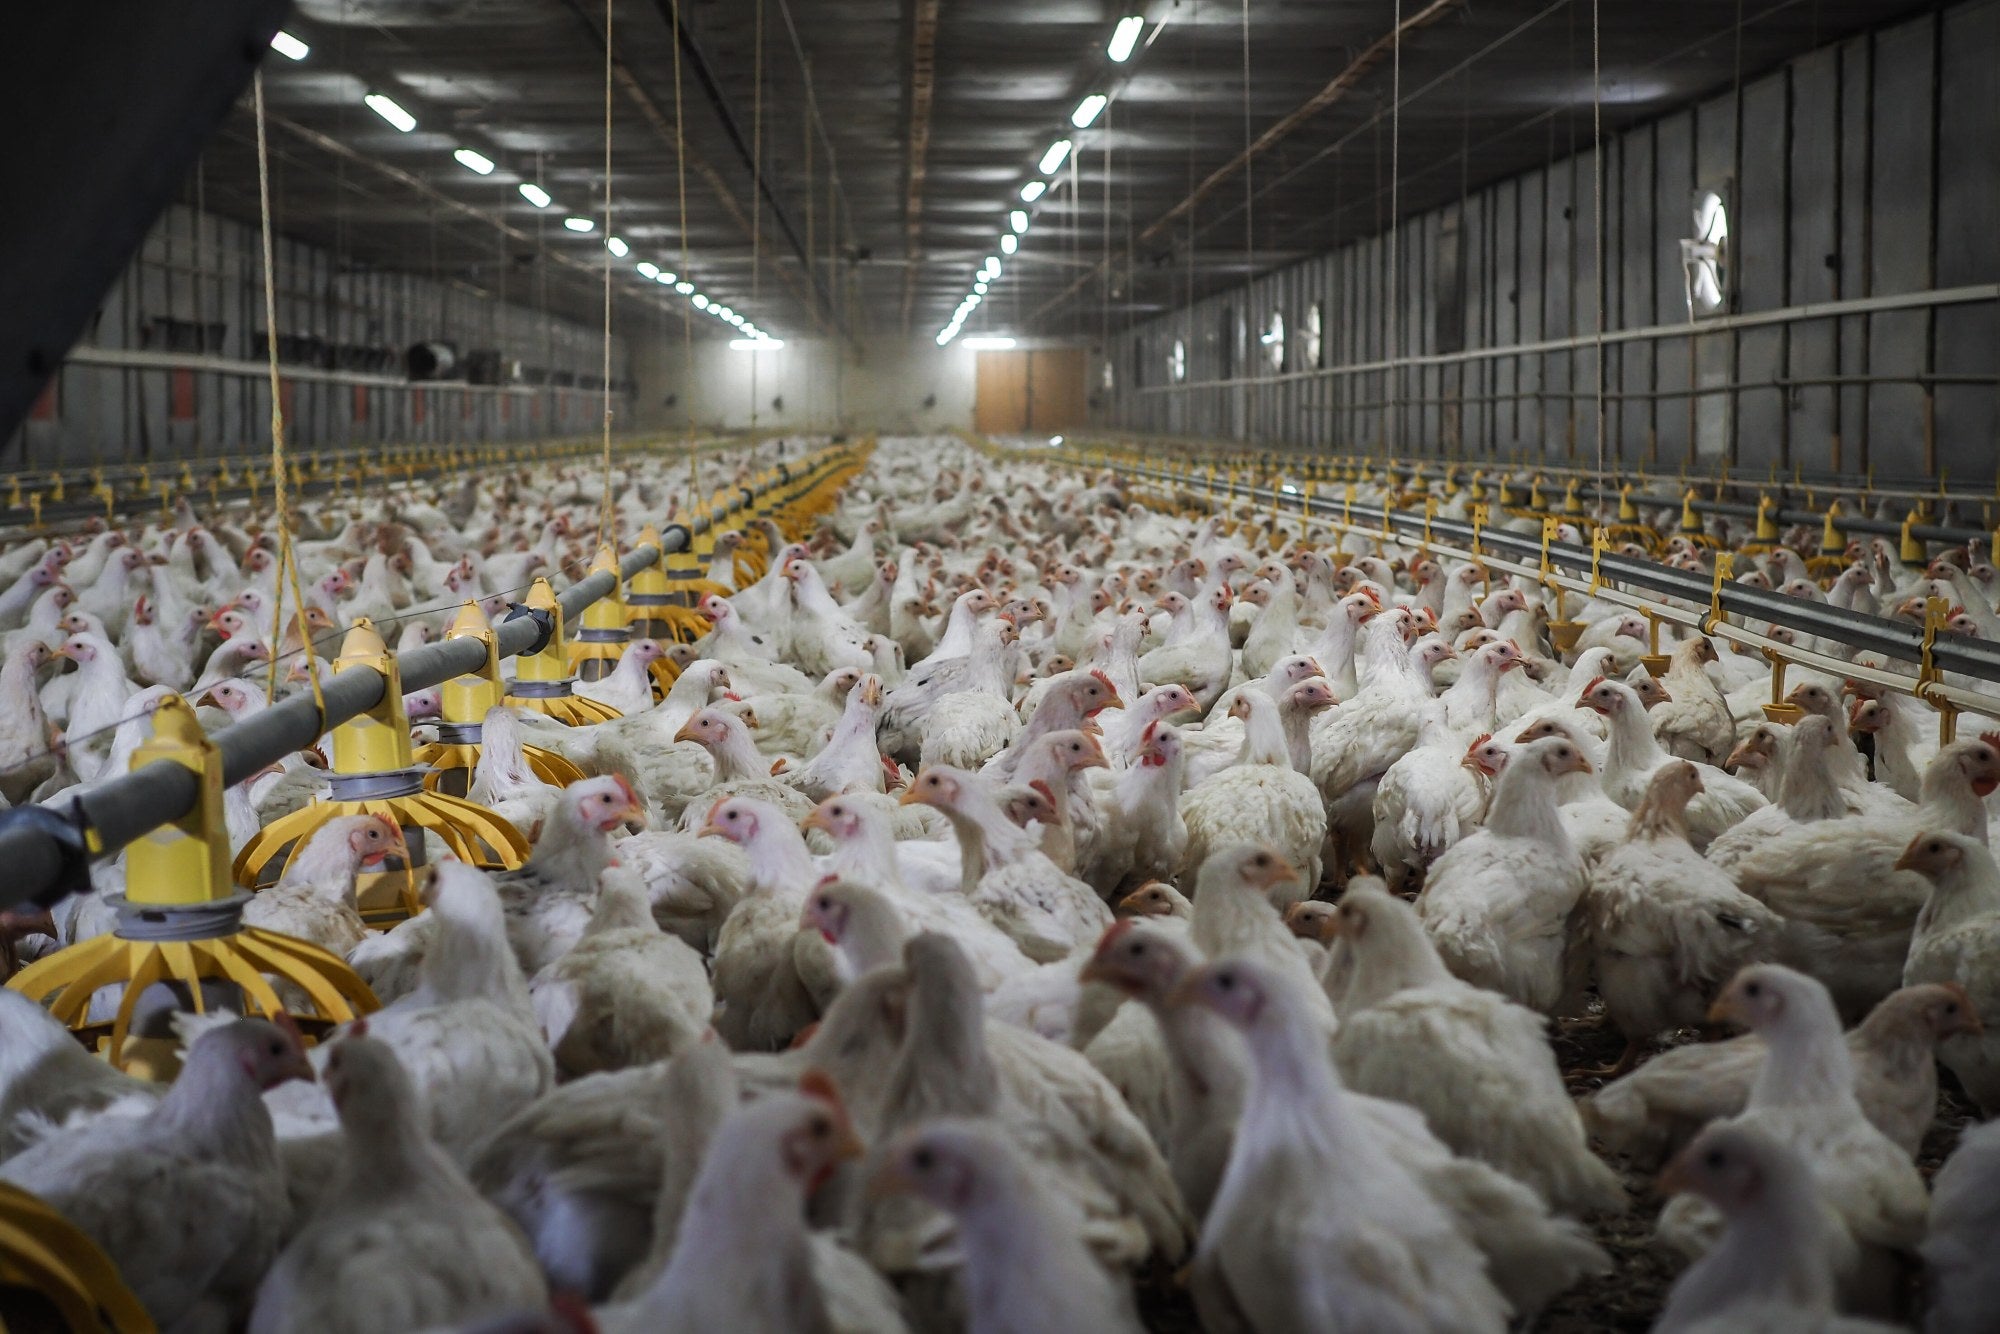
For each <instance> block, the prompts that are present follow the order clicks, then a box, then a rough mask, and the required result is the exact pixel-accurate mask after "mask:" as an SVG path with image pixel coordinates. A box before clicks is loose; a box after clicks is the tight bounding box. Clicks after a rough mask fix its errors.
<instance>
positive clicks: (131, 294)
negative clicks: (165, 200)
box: [0, 204, 630, 470]
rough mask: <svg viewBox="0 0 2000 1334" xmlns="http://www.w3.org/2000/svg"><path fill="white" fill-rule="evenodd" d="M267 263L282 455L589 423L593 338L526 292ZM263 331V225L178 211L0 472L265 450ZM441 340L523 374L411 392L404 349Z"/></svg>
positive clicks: (596, 353) (286, 246)
mask: <svg viewBox="0 0 2000 1334" xmlns="http://www.w3.org/2000/svg"><path fill="white" fill-rule="evenodd" d="M276 253H277V269H278V284H277V285H278V298H277V305H278V332H279V335H280V337H279V349H280V351H279V356H280V362H281V374H282V376H283V384H284V389H283V393H284V395H285V396H286V398H287V400H288V402H287V405H286V428H285V439H286V441H287V442H288V443H289V444H291V445H295V446H298V447H301V448H306V449H310V448H312V447H313V446H320V445H323V446H347V445H365V444H373V443H386V444H400V443H408V442H416V441H436V442H468V443H469V442H477V441H486V440H532V439H539V438H544V437H555V436H568V435H581V434H592V433H595V432H596V431H597V430H599V429H600V423H601V421H602V412H603V408H602V403H603V395H602V391H601V389H600V387H599V386H600V382H601V380H602V378H603V367H602V355H603V354H602V350H601V349H602V342H601V339H600V336H599V334H598V332H597V331H596V330H594V329H590V328H585V327H584V326H582V325H578V324H573V323H570V322H568V321H566V320H561V319H554V318H551V317H549V316H547V315H545V314H543V313H541V312H540V311H537V310H535V309H533V308H532V307H531V306H530V305H529V304H527V303H526V294H525V293H522V294H518V296H517V299H516V300H512V301H505V300H501V299H499V298H498V296H497V295H496V294H490V293H485V292H481V291H478V290H476V289H473V288H471V287H470V286H468V285H466V284H463V283H456V282H449V281H443V282H441V281H438V280H435V279H432V278H429V277H425V276H420V275H417V274H414V273H394V272H383V271H379V270H365V271H356V270H352V269H349V268H346V267H344V266H343V265H342V264H341V263H340V261H339V260H338V258H337V257H336V256H335V255H334V254H332V253H331V252H330V251H327V250H324V249H321V248H319V247H316V246H309V245H305V244H302V243H299V242H294V241H287V240H285V239H283V238H282V237H280V238H278V239H277V242H276ZM264 326H265V320H264V295H263V257H262V244H261V241H260V239H259V237H258V233H257V229H256V228H255V227H253V226H249V225H246V224H243V223H239V222H235V221H232V220H230V219H227V218H220V217H216V216H214V215H212V214H198V213H197V212H196V211H195V210H194V209H192V208H188V207H186V206H184V205H178V204H177V205H174V206H173V207H171V208H169V209H168V210H167V211H166V213H164V214H163V215H162V216H161V218H160V220H159V222H158V223H156V224H155V225H154V227H153V230H152V232H151V233H150V234H149V235H148V236H147V238H146V241H145V243H144V244H143V245H142V246H141V247H140V249H139V252H138V254H136V255H135V256H134V257H133V259H132V262H131V264H130V265H129V266H127V268H126V271H125V274H124V275H123V276H122V277H121V278H120V279H119V281H118V282H117V284H116V285H115V286H113V288H112V289H111V291H110V292H108V293H107V294H106V295H105V298H104V301H103V303H102V304H101V305H100V307H99V308H98V313H97V317H96V319H95V320H94V321H93V323H92V324H91V326H90V327H89V328H88V329H87V330H86V331H85V333H84V336H83V339H82V340H81V343H80V345H79V348H78V349H75V350H73V351H72V353H71V357H70V360H69V361H68V362H67V363H66V364H65V365H64V366H63V367H62V369H61V370H59V371H58V372H57V374H56V376H55V378H54V380H53V381H52V382H51V385H50V388H49V390H48V391H47V392H46V393H45V394H44V395H43V397H42V399H41V401H40V402H39V403H38V404H37V406H36V409H35V412H34V413H33V414H32V415H31V417H30V419H29V420H28V421H27V422H26V423H25V424H24V425H22V426H21V427H20V428H19V429H17V430H16V431H15V432H14V434H13V437H12V438H11V439H9V440H7V441H6V447H5V449H4V450H0V470H12V469H17V468H45V467H47V468H53V467H59V466H69V467H74V466H77V465H82V464H93V463H122V462H138V461H142V460H146V459H159V458H185V457H189V456H206V457H215V456H217V455H222V454H239V453H244V452H250V451H256V450H261V449H267V448H269V445H270V419H271V407H270V391H269V389H268V379H267V375H266V371H265V368H264V364H263V359H264V357H265V351H264ZM204 327H205V328H206V330H207V332H206V333H198V332H197V330H199V329H202V328H204ZM291 339H298V340H305V341H302V342H299V343H289V342H288V340H291ZM434 339H447V340H451V341H453V342H455V343H456V344H457V346H458V349H459V351H460V353H461V354H464V353H467V352H470V351H472V350H473V349H492V350H494V351H496V352H498V353H499V354H500V355H501V357H503V358H505V359H507V360H510V361H518V362H519V363H520V364H521V366H522V368H523V371H524V376H523V381H522V382H520V383H516V384H512V385H468V384H466V383H465V382H464V381H463V380H459V381H457V382H447V381H439V382H431V383H427V384H420V385H417V384H410V383H409V382H408V381H407V379H406V376H405V374H404V372H403V368H402V357H403V354H404V352H405V351H406V350H407V349H408V348H409V347H410V345H411V344H413V343H417V342H420V341H428V340H434ZM611 375H612V380H613V381H614V383H619V382H624V381H626V380H627V377H628V376H629V375H630V370H629V367H628V365H627V364H626V353H625V348H624V345H623V340H622V339H620V338H618V337H617V336H615V335H614V337H613V339H612V372H611ZM621 397H622V394H621Z"/></svg>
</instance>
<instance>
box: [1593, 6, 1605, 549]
mask: <svg viewBox="0 0 2000 1334" xmlns="http://www.w3.org/2000/svg"><path fill="white" fill-rule="evenodd" d="M1597 7H1598V0H1590V156H1591V164H1592V170H1591V177H1590V193H1591V217H1592V228H1593V230H1594V232H1595V237H1594V241H1595V247H1596V253H1597V328H1596V333H1597V337H1596V339H1595V340H1594V342H1595V349H1596V350H1595V354H1594V356H1593V358H1592V359H1593V360H1594V361H1595V362H1596V365H1597V384H1596V391H1597V509H1598V513H1597V518H1598V521H1599V522H1600V523H1601V522H1603V519H1604V429H1605V414H1604V380H1605V376H1604V308H1605V299H1604V293H1605V289H1606V287H1607V285H1608V280H1607V278H1606V276H1605V272H1604V172H1605V164H1604V77H1603V63H1602V51H1601V33H1600V30H1599V26H1598V15H1597Z"/></svg>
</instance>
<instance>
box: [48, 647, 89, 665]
mask: <svg viewBox="0 0 2000 1334" xmlns="http://www.w3.org/2000/svg"><path fill="white" fill-rule="evenodd" d="M49 657H50V658H52V659H53V658H68V659H69V660H70V661H71V662H80V661H82V659H80V658H78V657H77V656H76V654H75V653H73V652H71V651H70V647H69V645H68V644H64V645H62V646H61V647H59V648H58V649H56V651H55V652H53V653H51V654H49Z"/></svg>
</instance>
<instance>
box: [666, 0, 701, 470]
mask: <svg viewBox="0 0 2000 1334" xmlns="http://www.w3.org/2000/svg"><path fill="white" fill-rule="evenodd" d="M671 17H672V19H673V25H674V183H675V191H676V195H677V198H678V201H679V208H680V229H681V266H680V281H682V282H684V283H691V282H693V281H694V279H692V278H690V277H688V185H687V140H686V138H685V137H684V127H683V125H682V120H681V115H682V113H681V42H680V34H681V0H672V14H671ZM689 311H690V305H689V303H688V302H686V301H683V302H681V358H682V362H681V364H682V367H683V370H684V374H685V375H686V377H687V381H686V383H687V386H688V388H687V394H688V401H687V407H686V409H685V411H686V414H687V426H686V431H685V439H686V443H687V460H688V506H689V508H690V509H692V508H693V506H694V498H695V492H696V490H697V489H698V487H697V474H696V472H695V462H694V390H693V388H692V386H693V384H694V379H695V369H694V316H693V315H692V314H690V313H689Z"/></svg>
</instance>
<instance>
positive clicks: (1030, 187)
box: [1021, 181, 1049, 204]
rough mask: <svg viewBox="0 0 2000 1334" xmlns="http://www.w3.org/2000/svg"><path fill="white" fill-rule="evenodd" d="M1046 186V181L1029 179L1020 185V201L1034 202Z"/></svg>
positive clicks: (1047, 185)
mask: <svg viewBox="0 0 2000 1334" xmlns="http://www.w3.org/2000/svg"><path fill="white" fill-rule="evenodd" d="M1048 188H1049V183H1048V182H1047V181H1029V182H1028V183H1027V184H1026V185H1024V186H1022V187H1021V202H1022V203H1024V204H1032V203H1034V202H1035V201H1036V200H1037V199H1040V198H1041V197H1042V194H1043V192H1044V191H1046V190H1047V189H1048Z"/></svg>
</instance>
